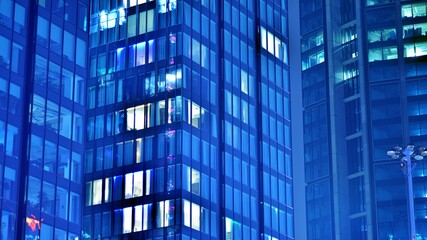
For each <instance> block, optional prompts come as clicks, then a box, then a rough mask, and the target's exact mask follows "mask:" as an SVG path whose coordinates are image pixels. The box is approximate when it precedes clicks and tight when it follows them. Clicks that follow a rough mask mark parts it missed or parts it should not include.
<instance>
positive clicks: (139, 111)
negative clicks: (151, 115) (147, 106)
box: [135, 105, 145, 161]
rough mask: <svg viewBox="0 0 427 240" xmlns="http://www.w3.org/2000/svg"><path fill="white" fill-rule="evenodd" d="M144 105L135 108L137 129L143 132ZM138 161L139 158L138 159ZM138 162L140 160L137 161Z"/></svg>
mask: <svg viewBox="0 0 427 240" xmlns="http://www.w3.org/2000/svg"><path fill="white" fill-rule="evenodd" d="M144 112H145V111H144V105H139V106H137V107H135V129H136V130H141V129H144V125H145V124H144V122H145V121H144V116H145V113H144ZM137 159H138V158H137ZM137 161H138V160H137Z"/></svg>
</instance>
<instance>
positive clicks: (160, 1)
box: [157, 0, 167, 13]
mask: <svg viewBox="0 0 427 240" xmlns="http://www.w3.org/2000/svg"><path fill="white" fill-rule="evenodd" d="M157 6H158V8H159V13H165V12H166V11H167V6H166V0H157Z"/></svg>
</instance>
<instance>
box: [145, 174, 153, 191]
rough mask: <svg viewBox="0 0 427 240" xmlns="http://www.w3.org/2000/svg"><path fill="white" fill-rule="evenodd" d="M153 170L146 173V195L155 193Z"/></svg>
mask: <svg viewBox="0 0 427 240" xmlns="http://www.w3.org/2000/svg"><path fill="white" fill-rule="evenodd" d="M152 182H153V170H152V169H149V170H146V171H145V195H150V194H151V193H153V184H152Z"/></svg>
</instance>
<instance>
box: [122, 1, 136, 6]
mask: <svg viewBox="0 0 427 240" xmlns="http://www.w3.org/2000/svg"><path fill="white" fill-rule="evenodd" d="M125 1H126V0H123V2H125ZM129 6H130V7H133V6H136V0H130V2H129Z"/></svg>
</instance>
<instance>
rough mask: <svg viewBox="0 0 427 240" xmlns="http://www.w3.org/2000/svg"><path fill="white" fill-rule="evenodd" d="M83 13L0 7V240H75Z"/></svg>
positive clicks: (82, 8) (13, 4)
mask: <svg viewBox="0 0 427 240" xmlns="http://www.w3.org/2000/svg"><path fill="white" fill-rule="evenodd" d="M87 10H88V5H87V3H86V2H84V1H70V0H67V1H25V0H16V1H11V0H1V1H0V46H1V47H0V199H1V201H0V210H1V215H0V216H1V230H0V239H64V240H65V239H70V240H71V239H73V240H74V239H80V234H81V218H82V215H81V209H82V204H81V201H82V192H83V185H82V176H83V171H82V166H83V156H84V148H83V144H84V138H83V133H84V131H83V126H84V125H83V122H84V114H85V112H84V111H85V108H84V91H85V82H86V81H85V78H86V65H87V63H86V52H85V49H86V48H87V44H86V42H87V41H88V33H87V26H86V24H87V20H86V19H87V15H88V14H87ZM76 49H78V51H76Z"/></svg>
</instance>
